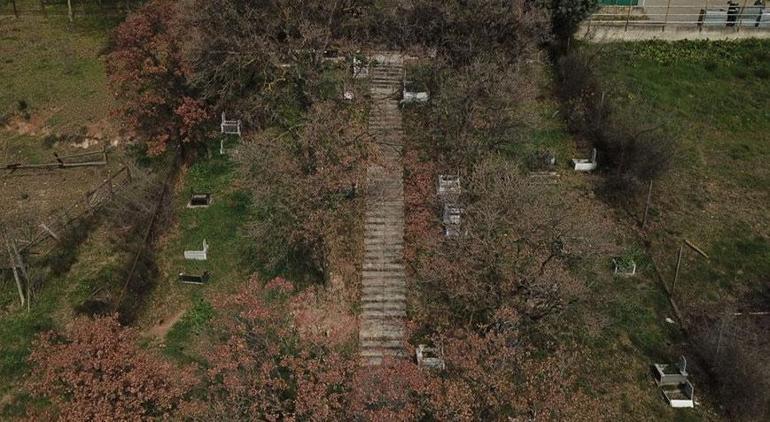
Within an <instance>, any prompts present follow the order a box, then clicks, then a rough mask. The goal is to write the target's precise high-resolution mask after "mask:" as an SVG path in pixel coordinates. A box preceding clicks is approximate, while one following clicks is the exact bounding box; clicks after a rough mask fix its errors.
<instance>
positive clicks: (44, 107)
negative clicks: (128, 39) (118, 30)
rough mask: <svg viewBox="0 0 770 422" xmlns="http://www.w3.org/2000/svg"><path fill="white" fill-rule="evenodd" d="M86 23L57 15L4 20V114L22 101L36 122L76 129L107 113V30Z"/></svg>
mask: <svg viewBox="0 0 770 422" xmlns="http://www.w3.org/2000/svg"><path fill="white" fill-rule="evenodd" d="M82 23H83V25H81V24H78V25H76V26H75V27H74V28H73V30H70V29H69V28H68V26H67V25H66V24H65V23H64V22H61V20H59V19H57V18H51V19H50V20H48V21H46V20H43V19H39V18H33V17H25V18H23V19H18V20H17V19H5V20H3V24H2V26H0V57H2V59H0V60H2V65H0V116H2V115H10V114H15V113H18V112H19V102H20V101H23V102H25V103H26V104H27V110H28V111H29V113H30V114H31V118H32V120H33V121H34V122H35V123H36V124H38V125H45V126H47V127H49V128H51V129H53V130H54V131H75V130H77V129H79V128H80V127H81V126H83V125H86V124H89V123H94V122H97V121H99V120H101V119H105V118H107V117H108V112H109V109H110V106H109V102H110V95H109V92H108V89H107V77H106V74H105V71H104V63H103V56H102V52H103V49H104V48H105V46H106V41H107V31H106V30H105V28H102V29H100V28H91V27H86V26H85V23H86V22H85V21H84V22H82ZM105 26H107V25H105Z"/></svg>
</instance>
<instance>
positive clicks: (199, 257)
mask: <svg viewBox="0 0 770 422" xmlns="http://www.w3.org/2000/svg"><path fill="white" fill-rule="evenodd" d="M208 253H209V244H208V243H206V239H203V250H200V251H184V259H186V260H189V261H206V260H208Z"/></svg>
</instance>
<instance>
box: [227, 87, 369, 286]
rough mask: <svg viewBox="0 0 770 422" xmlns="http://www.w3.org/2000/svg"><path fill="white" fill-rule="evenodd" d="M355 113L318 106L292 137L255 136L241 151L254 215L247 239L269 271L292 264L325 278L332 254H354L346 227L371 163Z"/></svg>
mask: <svg viewBox="0 0 770 422" xmlns="http://www.w3.org/2000/svg"><path fill="white" fill-rule="evenodd" d="M355 111H356V110H355V109H354V108H353V106H345V105H340V104H336V103H334V102H332V101H325V102H320V103H317V104H314V105H313V106H312V107H311V109H310V111H309V113H308V115H307V117H306V120H305V121H304V122H303V125H302V128H301V129H300V130H298V131H297V132H294V131H293V130H289V131H287V132H285V133H284V134H282V135H279V136H277V137H276V136H270V135H271V134H270V133H267V132H266V133H262V134H260V137H259V138H258V139H257V140H256V142H253V143H250V144H247V145H244V146H243V148H241V159H242V161H243V163H244V164H245V165H244V175H243V176H244V177H243V178H244V179H245V180H246V181H248V188H249V189H250V190H251V191H252V192H253V195H254V203H256V204H259V206H260V212H261V214H260V216H259V217H260V218H259V219H258V221H257V222H256V223H255V224H254V225H253V226H252V227H251V234H252V236H253V237H254V238H255V239H260V242H259V244H258V245H257V248H258V252H259V253H258V255H259V256H260V257H262V259H264V260H265V261H267V262H266V264H267V265H268V266H269V267H280V266H284V265H286V261H287V260H289V259H291V258H292V257H294V259H296V260H298V261H300V264H302V265H306V266H308V267H310V269H312V270H313V271H317V272H319V273H325V272H326V270H327V268H328V265H329V259H330V254H331V253H332V251H335V250H336V251H344V252H347V253H348V254H349V253H350V251H352V250H353V247H352V238H351V236H350V227H351V221H355V219H356V218H357V217H358V214H356V207H357V206H359V205H360V197H358V196H357V195H356V186H357V183H358V181H359V180H362V179H363V174H364V170H365V168H366V165H367V163H368V161H369V160H370V145H369V144H368V142H367V140H366V138H365V132H364V131H363V128H361V127H360V125H356V124H355V121H354V120H353V119H354V117H355V114H354V113H355ZM338 259H339V258H338ZM348 259H352V258H350V257H348Z"/></svg>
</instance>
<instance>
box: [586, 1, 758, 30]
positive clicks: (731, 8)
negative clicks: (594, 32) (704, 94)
mask: <svg viewBox="0 0 770 422" xmlns="http://www.w3.org/2000/svg"><path fill="white" fill-rule="evenodd" d="M685 1H686V3H683V2H679V1H677V0H652V1H650V0H648V1H647V2H645V3H643V4H641V5H625V6H621V5H618V6H605V7H602V8H601V9H599V11H597V12H596V13H594V14H593V15H592V16H591V17H590V18H589V19H588V20H587V21H586V24H587V25H588V26H589V27H590V26H613V27H624V28H625V29H626V30H628V29H629V28H638V27H653V28H661V30H664V31H665V29H666V27H677V28H691V29H697V30H699V31H702V30H704V29H727V30H734V31H742V30H747V31H748V30H755V31H757V30H764V31H770V7H766V6H764V5H763V4H756V3H757V2H755V0H743V1H742V3H739V2H733V1H728V2H726V3H725V2H715V1H714V0H704V1H703V3H695V2H692V0H685Z"/></svg>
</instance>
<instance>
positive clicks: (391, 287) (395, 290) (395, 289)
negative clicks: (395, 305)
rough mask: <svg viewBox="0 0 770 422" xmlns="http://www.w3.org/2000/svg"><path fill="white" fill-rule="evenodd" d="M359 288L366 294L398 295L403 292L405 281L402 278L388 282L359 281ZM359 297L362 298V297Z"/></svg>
mask: <svg viewBox="0 0 770 422" xmlns="http://www.w3.org/2000/svg"><path fill="white" fill-rule="evenodd" d="M361 287H362V288H364V289H367V290H366V292H368V293H372V294H384V295H388V294H399V293H402V292H405V290H404V289H406V280H405V279H403V278H402V279H400V280H399V279H395V278H393V279H390V280H375V279H366V280H362V281H361ZM404 294H406V293H404ZM361 297H362V298H363V297H364V296H361Z"/></svg>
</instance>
